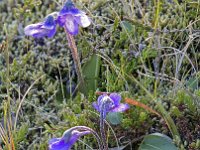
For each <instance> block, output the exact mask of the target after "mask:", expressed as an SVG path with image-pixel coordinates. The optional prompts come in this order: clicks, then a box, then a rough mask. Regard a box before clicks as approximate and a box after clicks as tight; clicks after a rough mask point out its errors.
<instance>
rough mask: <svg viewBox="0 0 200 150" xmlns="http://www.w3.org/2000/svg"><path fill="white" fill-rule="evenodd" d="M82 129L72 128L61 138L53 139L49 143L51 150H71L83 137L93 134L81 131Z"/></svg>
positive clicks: (88, 131)
mask: <svg viewBox="0 0 200 150" xmlns="http://www.w3.org/2000/svg"><path fill="white" fill-rule="evenodd" d="M80 128H82V127H81V126H77V127H73V128H70V129H68V130H66V131H65V132H64V133H63V136H62V137H61V138H53V139H51V140H50V141H49V150H69V149H70V148H71V147H72V146H73V144H74V143H75V142H76V141H77V140H78V139H79V138H80V137H81V136H83V135H86V134H90V133H91V131H90V130H82V131H79V130H80ZM85 128H86V127H85Z"/></svg>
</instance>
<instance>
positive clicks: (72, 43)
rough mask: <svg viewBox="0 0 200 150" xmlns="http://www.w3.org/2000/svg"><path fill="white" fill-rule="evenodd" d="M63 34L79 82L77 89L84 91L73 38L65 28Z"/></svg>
mask: <svg viewBox="0 0 200 150" xmlns="http://www.w3.org/2000/svg"><path fill="white" fill-rule="evenodd" d="M65 33H66V36H67V40H68V42H69V47H70V49H71V53H72V57H73V60H74V63H75V69H76V73H77V76H78V80H79V82H80V86H79V87H81V89H84V87H85V84H84V78H83V74H82V69H81V63H80V59H79V55H78V50H77V47H76V43H75V40H74V37H73V36H72V35H71V34H69V33H68V32H67V30H66V28H65Z"/></svg>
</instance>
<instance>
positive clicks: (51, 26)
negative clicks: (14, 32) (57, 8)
mask: <svg viewBox="0 0 200 150" xmlns="http://www.w3.org/2000/svg"><path fill="white" fill-rule="evenodd" d="M24 32H25V34H26V35H28V36H33V37H34V38H41V37H45V36H47V37H53V36H54V35H55V33H56V22H55V20H54V17H53V16H52V15H49V16H47V17H46V19H45V21H44V22H39V23H36V24H31V25H28V26H26V27H25V29H24Z"/></svg>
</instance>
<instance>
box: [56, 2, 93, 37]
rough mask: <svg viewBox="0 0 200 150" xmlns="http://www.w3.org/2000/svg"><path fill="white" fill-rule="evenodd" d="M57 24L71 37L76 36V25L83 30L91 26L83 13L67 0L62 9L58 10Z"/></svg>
mask: <svg viewBox="0 0 200 150" xmlns="http://www.w3.org/2000/svg"><path fill="white" fill-rule="evenodd" d="M57 22H58V24H59V25H60V26H61V27H64V28H65V29H66V30H67V32H68V33H70V34H71V35H76V34H78V25H80V26H81V27H83V28H85V27H88V26H89V25H90V24H91V20H90V19H89V18H88V16H87V15H86V13H85V12H83V11H81V10H79V9H78V8H76V7H75V5H74V4H73V3H72V1H71V0H67V2H66V3H65V5H64V6H63V8H62V9H61V10H60V12H59V14H58V18H57Z"/></svg>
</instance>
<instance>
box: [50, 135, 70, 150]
mask: <svg viewBox="0 0 200 150" xmlns="http://www.w3.org/2000/svg"><path fill="white" fill-rule="evenodd" d="M70 147H71V145H70V144H69V143H66V142H65V141H64V139H62V138H54V139H51V140H50V141H49V150H69V149H70Z"/></svg>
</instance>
